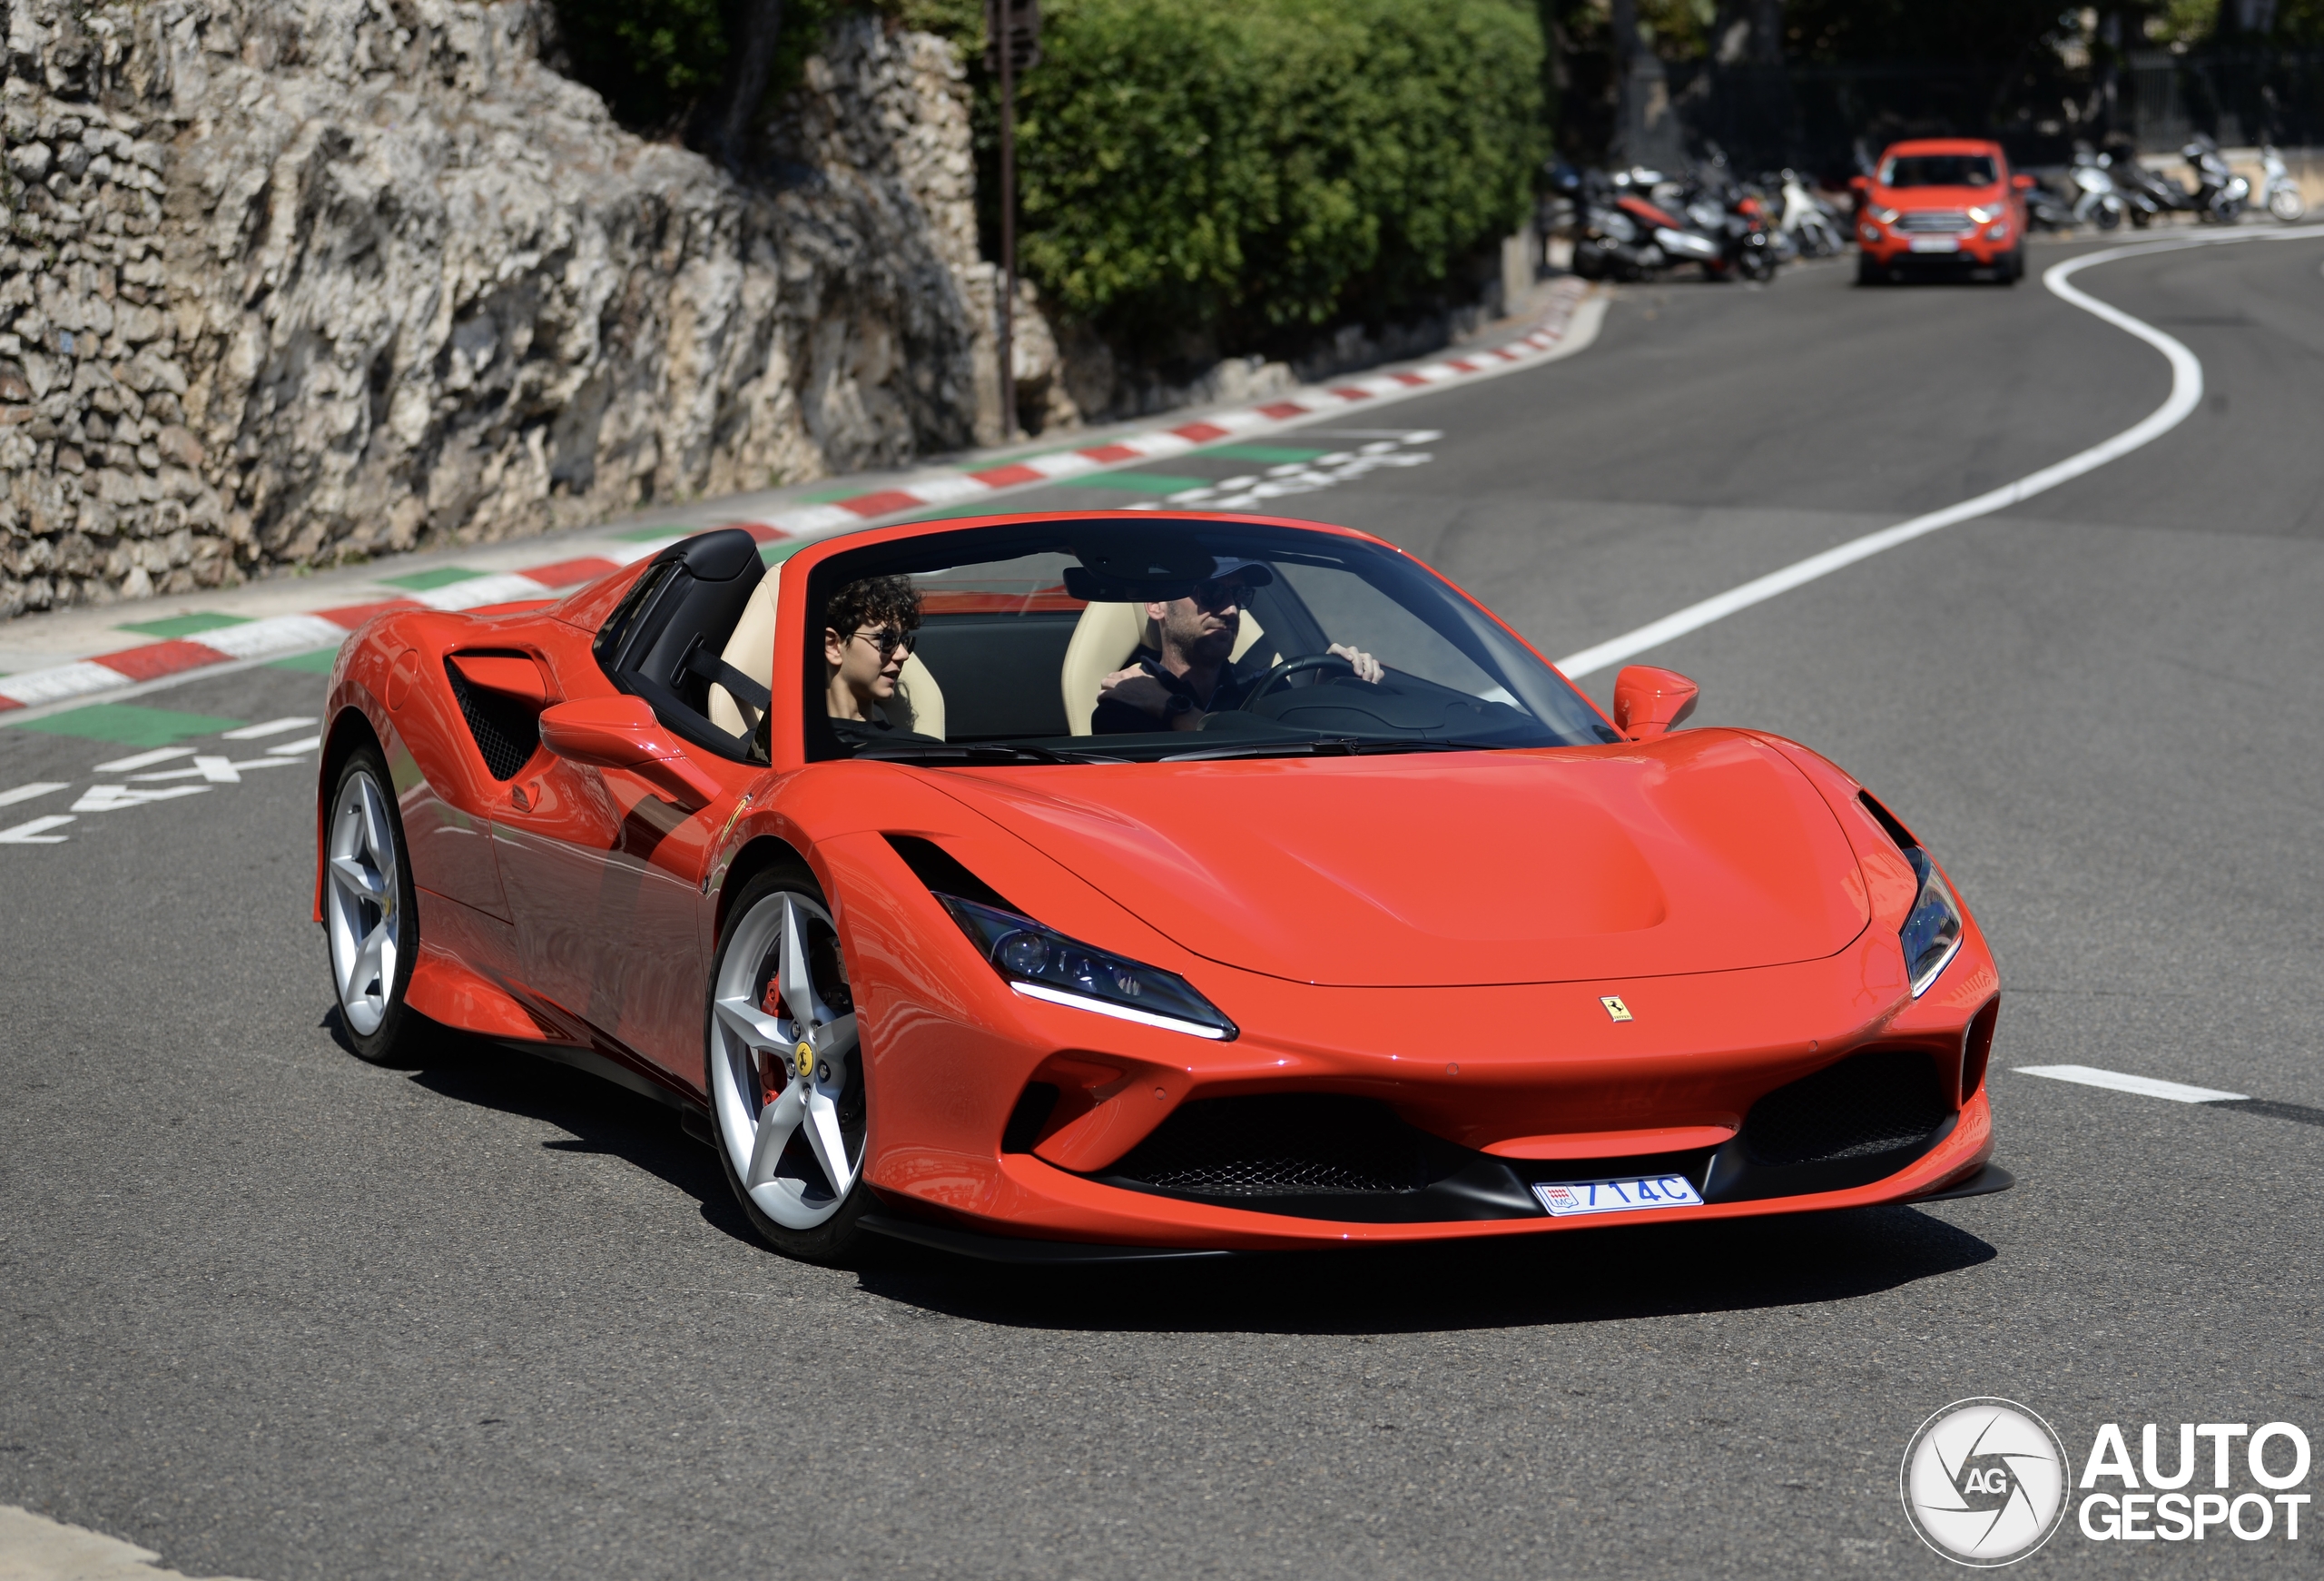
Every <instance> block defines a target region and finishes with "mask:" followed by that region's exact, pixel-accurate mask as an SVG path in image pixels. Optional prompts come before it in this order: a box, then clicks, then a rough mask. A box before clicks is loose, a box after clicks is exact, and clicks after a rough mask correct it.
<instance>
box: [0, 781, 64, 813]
mask: <svg viewBox="0 0 2324 1581" xmlns="http://www.w3.org/2000/svg"><path fill="white" fill-rule="evenodd" d="M71 783H72V782H71V781H69V780H58V779H36V780H34V781H33V783H32V784H30V785H20V786H17V787H16V788H15V789H14V790H4V791H0V807H13V806H15V805H16V804H17V803H18V802H28V801H31V800H32V799H33V798H34V796H44V795H51V794H52V793H54V792H56V791H61V790H63V789H64V788H65V786H68V785H70V784H71Z"/></svg>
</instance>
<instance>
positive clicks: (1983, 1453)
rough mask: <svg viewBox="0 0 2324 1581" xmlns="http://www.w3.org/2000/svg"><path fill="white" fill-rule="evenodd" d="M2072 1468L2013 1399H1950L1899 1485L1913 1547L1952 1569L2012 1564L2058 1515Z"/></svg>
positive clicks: (1924, 1428)
mask: <svg viewBox="0 0 2324 1581" xmlns="http://www.w3.org/2000/svg"><path fill="white" fill-rule="evenodd" d="M2070 1470H2071V1468H2070V1467H2068V1466H2067V1464H2066V1451H2065V1446H2064V1445H2063V1444H2062V1443H2060V1442H2059V1441H2058V1436H2057V1435H2056V1434H2055V1433H2053V1432H2052V1431H2051V1430H2050V1424H2049V1423H2047V1422H2045V1421H2043V1419H2042V1418H2039V1417H2037V1416H2035V1415H2034V1414H2033V1412H2032V1411H2029V1410H2027V1409H2026V1408H2024V1406H2021V1405H2019V1404H2017V1403H2016V1402H2015V1401H2014V1400H2004V1399H1985V1398H1978V1399H1965V1400H1956V1401H1955V1402H1954V1403H1953V1404H1951V1405H1949V1406H1947V1407H1945V1408H1944V1409H1943V1410H1941V1411H1939V1412H1937V1413H1936V1415H1935V1416H1933V1417H1931V1418H1929V1419H1928V1420H1927V1421H1925V1422H1923V1423H1922V1424H1921V1427H1920V1431H1918V1432H1917V1433H1915V1434H1914V1435H1913V1441H1912V1442H1911V1443H1910V1444H1909V1445H1907V1446H1905V1467H1904V1471H1903V1473H1902V1475H1901V1476H1900V1477H1899V1478H1898V1481H1899V1483H1900V1486H1901V1487H1902V1490H1903V1493H1904V1496H1905V1516H1906V1517H1907V1518H1908V1519H1910V1520H1911V1521H1912V1523H1913V1530H1915V1531H1916V1532H1918V1533H1919V1534H1920V1537H1921V1540H1922V1541H1923V1542H1925V1543H1926V1544H1927V1545H1928V1546H1930V1547H1932V1548H1935V1550H1936V1551H1937V1552H1938V1553H1940V1554H1942V1555H1944V1556H1945V1557H1946V1558H1948V1559H1951V1560H1953V1561H1954V1562H1955V1564H1961V1565H1971V1566H1976V1567H1978V1568H1980V1569H1986V1568H1991V1567H1992V1566H1997V1565H2014V1564H2015V1563H2017V1561H2018V1560H2020V1559H2023V1558H2024V1557H2025V1556H2026V1555H2028V1554H2030V1553H2032V1552H2033V1550H2034V1549H2036V1548H2038V1547H2040V1546H2042V1545H2043V1543H2046V1542H2048V1541H2049V1540H2050V1534H2051V1533H2053V1532H2054V1531H2056V1530H2057V1529H2058V1525H2059V1523H2060V1522H2062V1521H2063V1520H2064V1519H2065V1515H2066V1487H2067V1484H2068V1482H2069V1479H2070V1478H2069V1472H2070Z"/></svg>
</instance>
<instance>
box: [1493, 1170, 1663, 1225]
mask: <svg viewBox="0 0 2324 1581" xmlns="http://www.w3.org/2000/svg"><path fill="white" fill-rule="evenodd" d="M1533 1195H1535V1196H1536V1197H1539V1198H1540V1199H1541V1206H1542V1207H1544V1208H1547V1209H1548V1210H1550V1213H1551V1216H1552V1217H1554V1218H1558V1219H1570V1218H1572V1217H1574V1216H1576V1215H1578V1214H1582V1213H1636V1212H1640V1211H1641V1210H1645V1209H1648V1208H1699V1207H1701V1206H1702V1201H1703V1198H1702V1193H1701V1192H1699V1191H1696V1190H1695V1188H1694V1183H1693V1182H1692V1181H1689V1180H1688V1179H1687V1177H1686V1176H1684V1175H1646V1176H1642V1177H1634V1178H1632V1179H1629V1180H1621V1181H1554V1182H1551V1183H1549V1184H1544V1185H1537V1186H1535V1187H1534V1188H1533Z"/></svg>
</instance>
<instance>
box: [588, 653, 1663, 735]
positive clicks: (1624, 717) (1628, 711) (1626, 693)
mask: <svg viewBox="0 0 2324 1581" xmlns="http://www.w3.org/2000/svg"><path fill="white" fill-rule="evenodd" d="M1701 696H1702V688H1701V687H1699V686H1697V685H1695V683H1694V682H1692V681H1690V680H1689V679H1688V678H1687V677H1684V676H1682V675H1680V674H1679V672H1678V671H1677V670H1666V669H1659V668H1657V667H1655V666H1653V665H1650V664H1634V665H1631V666H1630V667H1627V668H1625V669H1624V670H1623V671H1622V673H1621V674H1620V675H1619V676H1616V677H1614V728H1615V729H1617V730H1620V732H1621V733H1622V734H1623V735H1624V736H1627V737H1628V738H1629V739H1630V740H1632V741H1650V740H1652V739H1653V738H1654V737H1655V736H1661V735H1664V734H1666V733H1668V732H1669V731H1671V730H1674V729H1676V728H1677V727H1678V726H1679V721H1681V720H1683V719H1684V718H1686V716H1688V715H1689V714H1691V713H1693V712H1694V711H1695V703H1696V700H1697V699H1698V698H1699V697H1701ZM542 717H543V718H547V716H546V715H544V716H542Z"/></svg>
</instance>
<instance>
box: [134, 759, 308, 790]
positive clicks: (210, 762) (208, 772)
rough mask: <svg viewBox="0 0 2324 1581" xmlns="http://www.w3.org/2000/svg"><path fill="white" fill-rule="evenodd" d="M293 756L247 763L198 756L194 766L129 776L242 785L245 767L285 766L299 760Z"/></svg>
mask: <svg viewBox="0 0 2324 1581" xmlns="http://www.w3.org/2000/svg"><path fill="white" fill-rule="evenodd" d="M297 761H298V760H297V759H296V758H291V757H253V758H251V760H250V761H249V762H247V763H229V762H228V761H226V759H224V758H222V757H197V758H195V759H194V760H193V766H192V768H163V769H157V770H155V771H154V772H153V773H152V774H133V775H131V776H129V777H130V778H132V779H133V780H135V781H137V783H138V784H140V785H144V784H146V783H148V782H150V781H153V780H162V779H204V780H208V781H209V782H210V783H211V784H212V785H240V784H241V783H242V776H241V775H240V774H238V773H236V772H235V771H236V770H237V769H244V768H283V767H286V766H290V765H291V764H293V763H295V762H297Z"/></svg>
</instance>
